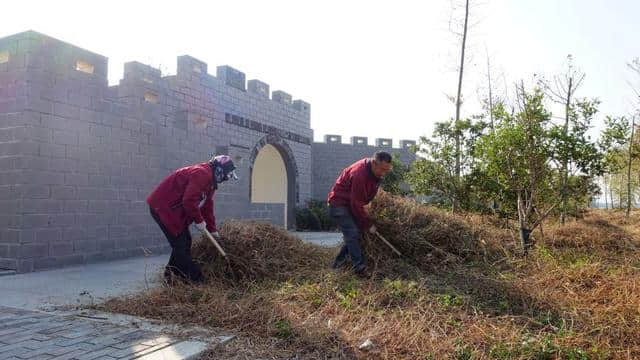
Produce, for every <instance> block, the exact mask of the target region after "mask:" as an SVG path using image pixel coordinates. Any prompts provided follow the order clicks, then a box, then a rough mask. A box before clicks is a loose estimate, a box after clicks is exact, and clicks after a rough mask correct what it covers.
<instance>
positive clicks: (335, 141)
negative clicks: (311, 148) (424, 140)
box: [316, 134, 416, 151]
mask: <svg viewBox="0 0 640 360" xmlns="http://www.w3.org/2000/svg"><path fill="white" fill-rule="evenodd" d="M316 144H329V145H353V146H368V147H376V148H388V149H400V150H407V151H408V150H409V149H410V148H411V146H413V145H415V144H416V141H415V140H400V141H399V142H398V144H399V147H397V148H394V147H393V139H388V138H376V139H375V145H369V138H368V137H366V136H352V137H351V138H350V139H349V143H347V144H344V143H342V136H341V135H335V134H327V135H325V136H324V138H323V142H321V143H316Z"/></svg>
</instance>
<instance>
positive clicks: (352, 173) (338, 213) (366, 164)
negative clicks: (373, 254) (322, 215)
mask: <svg viewBox="0 0 640 360" xmlns="http://www.w3.org/2000/svg"><path fill="white" fill-rule="evenodd" d="M390 170H391V155H390V154H389V153H387V152H384V151H378V152H376V153H375V154H374V156H373V157H372V158H367V159H362V160H360V161H358V162H356V163H355V164H353V165H351V166H349V167H348V168H346V169H344V170H342V173H341V174H340V176H339V177H338V179H337V180H336V183H335V184H334V185H333V187H332V188H331V191H330V192H329V198H328V203H329V214H330V215H331V217H332V218H333V219H334V220H335V221H336V223H337V224H338V227H339V228H340V230H341V231H342V235H343V239H344V245H342V248H341V249H340V252H339V253H338V256H337V257H336V259H335V261H334V263H333V268H334V269H337V268H339V267H341V266H342V265H344V263H345V262H346V260H347V255H348V256H350V257H351V264H352V265H353V269H354V270H355V272H356V274H358V275H359V276H362V277H368V276H369V274H368V271H367V262H366V259H365V258H364V255H363V254H362V249H361V247H360V238H361V235H362V233H363V232H364V231H368V232H369V233H371V234H375V232H376V227H375V225H373V223H372V222H371V220H370V219H369V216H368V214H367V211H366V209H365V208H364V206H365V205H367V204H368V203H369V202H371V200H373V198H374V197H375V196H376V194H377V193H378V187H379V186H380V181H381V180H382V178H383V177H384V175H385V174H386V173H387V172H389V171H390Z"/></svg>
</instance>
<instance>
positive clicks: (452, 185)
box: [407, 117, 487, 211]
mask: <svg viewBox="0 0 640 360" xmlns="http://www.w3.org/2000/svg"><path fill="white" fill-rule="evenodd" d="M486 127H487V124H486V123H485V122H484V121H483V118H482V117H477V118H475V119H474V120H470V119H467V120H463V121H459V122H455V121H454V120H451V121H446V122H441V123H436V128H435V130H434V132H433V135H432V138H431V139H428V138H426V137H421V138H420V141H419V145H418V148H419V151H418V153H419V154H420V155H422V156H421V157H420V158H419V159H418V160H416V162H415V163H414V164H413V167H412V169H411V171H410V172H409V174H408V175H407V181H408V182H409V184H411V186H412V189H413V192H414V193H416V194H420V195H429V196H434V195H435V196H437V197H439V198H440V201H438V203H439V204H440V205H442V206H448V207H451V209H452V210H453V211H455V210H456V206H458V207H462V208H463V209H465V210H468V209H470V207H471V206H472V205H471V202H472V201H471V200H470V196H471V195H472V194H470V192H469V191H468V186H469V182H468V178H469V174H471V173H472V171H473V168H474V164H475V161H476V159H475V157H474V149H475V143H476V142H477V140H478V138H479V137H480V136H481V135H482V134H483V131H484V129H486ZM458 142H460V145H461V147H460V149H461V151H460V155H461V156H460V162H458ZM458 165H459V166H460V169H461V170H462V178H461V179H460V181H458V180H457V179H458V173H457V169H458ZM456 204H457V205H456Z"/></svg>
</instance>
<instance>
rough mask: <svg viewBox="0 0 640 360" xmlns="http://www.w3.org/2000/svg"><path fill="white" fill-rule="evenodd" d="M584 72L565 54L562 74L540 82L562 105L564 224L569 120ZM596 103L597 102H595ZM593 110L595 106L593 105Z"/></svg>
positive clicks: (569, 153)
mask: <svg viewBox="0 0 640 360" xmlns="http://www.w3.org/2000/svg"><path fill="white" fill-rule="evenodd" d="M584 77H585V74H584V73H583V72H582V71H580V70H578V69H576V68H575V67H574V66H573V57H572V56H571V54H569V55H568V56H567V64H566V70H565V71H564V73H563V74H560V75H556V76H554V77H553V81H546V80H542V81H541V82H540V83H541V85H542V87H543V89H544V90H545V92H546V94H547V96H549V98H551V100H552V101H554V102H556V103H559V104H562V105H563V106H564V115H565V121H564V125H563V126H562V127H561V128H560V129H561V130H562V132H561V134H559V135H561V136H560V140H561V141H560V150H561V151H560V152H559V155H560V160H561V166H562V191H561V196H562V215H561V222H562V223H563V224H564V222H565V217H566V213H567V202H568V199H569V191H568V190H569V187H568V186H569V183H568V181H569V173H570V170H569V166H570V164H569V163H570V162H571V152H572V149H571V147H572V139H574V136H572V135H573V134H571V132H572V131H571V130H572V129H571V128H570V125H571V122H572V118H573V119H575V117H576V115H575V104H574V97H575V92H576V91H577V90H578V88H580V86H581V85H582V82H583V80H584ZM596 105H597V104H596ZM594 109H595V111H597V108H596V107H594ZM594 113H595V112H594Z"/></svg>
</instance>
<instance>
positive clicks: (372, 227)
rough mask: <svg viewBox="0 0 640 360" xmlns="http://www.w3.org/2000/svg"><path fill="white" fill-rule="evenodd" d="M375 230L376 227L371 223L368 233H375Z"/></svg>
mask: <svg viewBox="0 0 640 360" xmlns="http://www.w3.org/2000/svg"><path fill="white" fill-rule="evenodd" d="M376 231H378V229H376V226H375V225H371V227H370V228H369V233H370V234H372V235H373V234H375V233H376Z"/></svg>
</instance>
